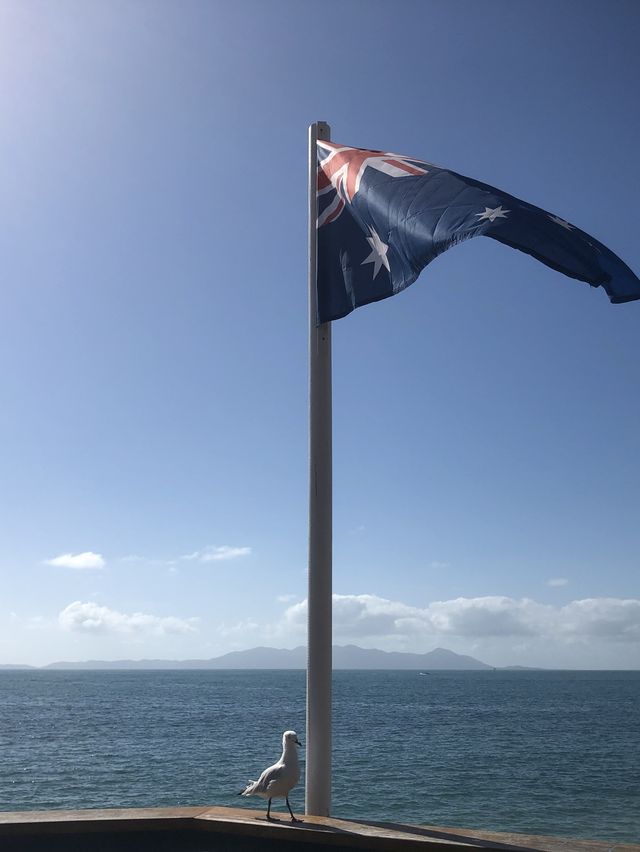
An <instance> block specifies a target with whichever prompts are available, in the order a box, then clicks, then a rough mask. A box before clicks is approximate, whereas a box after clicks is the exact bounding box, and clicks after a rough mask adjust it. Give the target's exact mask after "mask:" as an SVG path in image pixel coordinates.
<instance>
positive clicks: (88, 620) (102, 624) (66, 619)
mask: <svg viewBox="0 0 640 852" xmlns="http://www.w3.org/2000/svg"><path fill="white" fill-rule="evenodd" d="M197 621H198V619H197V618H188V619H183V618H176V617H175V616H173V615H169V616H158V615H149V614H148V613H144V612H133V613H131V614H127V613H124V612H118V611H117V610H114V609H109V608H108V607H106V606H98V604H95V603H90V602H85V603H83V602H82V601H74V602H73V603H70V604H69V606H67V607H65V608H64V609H63V610H62V612H60V614H59V615H58V624H59V625H60V627H62V628H63V629H64V630H69V631H77V632H81V633H127V634H132V633H135V634H151V635H153V636H163V635H165V634H167V633H193V632H194V631H195V630H196V629H197V628H196V624H197Z"/></svg>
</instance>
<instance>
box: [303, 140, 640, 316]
mask: <svg viewBox="0 0 640 852" xmlns="http://www.w3.org/2000/svg"><path fill="white" fill-rule="evenodd" d="M317 156H318V183H317V199H318V222H317V228H318V257H317V261H318V265H317V269H318V272H317V293H318V317H317V321H318V324H320V323H323V322H329V321H330V320H335V319H339V318H340V317H343V316H346V314H348V313H350V312H351V311H352V310H354V308H357V307H360V306H361V305H366V304H368V303H369V302H375V301H378V300H380V299H385V298H387V297H388V296H393V295H394V294H395V293H398V292H399V291H400V290H404V289H405V288H406V287H408V286H409V285H410V284H412V283H413V282H414V281H415V280H416V278H417V277H418V275H419V274H420V272H421V271H422V269H424V267H425V266H427V265H428V264H429V263H430V262H431V261H432V260H433V259H434V258H436V257H437V256H438V255H439V254H442V252H444V251H446V250H447V249H448V248H450V247H451V246H453V245H455V244H456V243H459V242H461V241H462V240H466V239H470V238H471V237H475V236H480V235H483V236H487V237H492V238H493V239H495V240H498V241H499V242H502V243H504V244H505V245H508V246H511V247H512V248H517V249H519V250H520V251H523V252H526V253H527V254H530V255H531V256H532V257H535V258H536V259H537V260H540V261H541V262H542V263H544V264H546V265H547V266H550V267H551V268H553V269H556V270H558V271H559V272H563V273H564V274H565V275H568V276H569V277H571V278H577V279H578V280H580V281H586V282H587V283H588V284H591V286H593V287H598V286H602V287H603V288H604V290H605V291H606V293H607V295H608V296H609V299H610V300H611V301H612V302H614V303H616V302H628V301H631V300H633V299H640V280H639V279H638V278H637V277H636V275H635V274H634V273H633V272H632V271H631V269H629V267H628V266H627V265H626V264H625V263H624V262H623V261H622V260H621V259H620V258H619V257H617V256H616V255H615V254H613V252H611V251H609V249H607V248H606V247H605V246H603V245H602V243H599V242H598V241H597V240H596V239H594V238H593V237H590V236H589V235H588V234H585V233H584V231H581V230H580V229H579V228H577V227H575V225H572V224H570V223H569V222H567V221H565V220H564V219H561V218H560V217H559V216H554V215H552V214H551V213H547V212H545V211H544V210H541V209H540V208H539V207H534V206H533V205H532V204H528V203H527V202H525V201H521V200H520V199H518V198H515V197H514V196H512V195H509V194H508V193H506V192H502V191H501V190H499V189H495V188H494V187H492V186H489V185H488V184H483V183H480V182H479V181H476V180H473V179H472V178H467V177H464V176H463V175H460V174H457V173H456V172H452V171H449V170H447V169H443V168H440V167H439V166H435V165H433V164H432V163H428V162H425V161H423V160H418V159H415V158H413V157H404V156H400V155H398V154H391V153H385V152H383V151H375V150H369V149H362V148H351V147H348V146H345V145H339V144H337V143H335V142H326V141H318V143H317Z"/></svg>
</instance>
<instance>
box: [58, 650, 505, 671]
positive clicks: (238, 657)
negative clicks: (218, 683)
mask: <svg viewBox="0 0 640 852" xmlns="http://www.w3.org/2000/svg"><path fill="white" fill-rule="evenodd" d="M306 665H307V649H306V648H305V647H304V646H303V645H299V646H298V647H297V648H292V649H288V648H265V647H259V648H250V649H248V650H246V651H231V652H230V653H228V654H223V655H222V656H221V657H213V658H211V659H209V660H115V661H105V660H87V661H85V662H80V663H65V662H59V663H50V664H49V665H48V666H44V667H43V668H45V669H67V670H77V669H127V670H131V669H138V670H140V669H147V670H148V669H304V668H306ZM333 667H334V669H409V670H416V671H435V670H445V669H446V670H457V671H462V670H464V671H481V670H488V669H491V668H493V667H492V666H488V665H487V664H486V663H482V662H480V660H476V659H475V658H474V657H469V656H466V655H465V654H456V653H454V652H453V651H448V650H447V649H446V648H436V649H435V650H433V651H429V652H427V653H426V654H409V653H404V652H401V651H380V650H378V649H376V648H360V647H358V646H357V645H334V646H333Z"/></svg>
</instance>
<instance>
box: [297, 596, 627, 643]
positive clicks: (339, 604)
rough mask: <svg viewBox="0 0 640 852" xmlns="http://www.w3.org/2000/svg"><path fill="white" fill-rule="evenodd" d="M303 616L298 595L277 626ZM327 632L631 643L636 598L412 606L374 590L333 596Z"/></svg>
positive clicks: (384, 637) (300, 623)
mask: <svg viewBox="0 0 640 852" xmlns="http://www.w3.org/2000/svg"><path fill="white" fill-rule="evenodd" d="M306 618H307V601H306V600H304V601H301V602H300V603H297V604H294V605H293V606H290V607H289V608H288V609H287V610H286V611H285V613H284V621H283V624H282V625H281V627H282V628H283V629H289V630H290V631H291V632H293V633H300V632H301V630H302V629H303V628H304V626H305V624H306ZM333 632H334V638H335V640H336V641H353V640H367V641H372V642H373V641H381V642H385V641H388V640H409V641H415V640H420V642H421V644H426V643H429V642H430V643H433V642H437V641H439V640H440V639H443V638H462V639H465V640H467V641H471V640H484V639H491V638H514V637H517V638H519V639H526V638H531V639H534V638H537V639H551V640H554V641H557V640H565V641H569V642H576V641H589V640H591V639H593V640H596V639H605V640H608V641H618V642H625V641H629V642H631V641H637V640H638V639H640V600H638V599H629V600H622V599H619V598H595V599H586V600H579V601H573V602H571V603H570V604H567V605H566V606H563V607H554V606H550V605H548V604H542V603H538V602H537V601H534V600H531V599H529V598H521V599H514V598H508V597H504V596H498V595H494V596H486V597H478V598H455V599H453V600H448V601H434V602H433V603H430V604H429V605H428V606H426V607H415V606H409V605H408V604H405V603H402V602H400V601H392V600H387V599H386V598H380V597H377V596H376V595H333Z"/></svg>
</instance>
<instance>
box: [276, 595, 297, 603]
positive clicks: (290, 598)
mask: <svg viewBox="0 0 640 852" xmlns="http://www.w3.org/2000/svg"><path fill="white" fill-rule="evenodd" d="M297 597H298V596H297V595H278V597H277V601H278V603H291V601H295V599H296V598H297Z"/></svg>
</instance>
